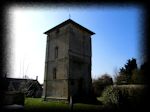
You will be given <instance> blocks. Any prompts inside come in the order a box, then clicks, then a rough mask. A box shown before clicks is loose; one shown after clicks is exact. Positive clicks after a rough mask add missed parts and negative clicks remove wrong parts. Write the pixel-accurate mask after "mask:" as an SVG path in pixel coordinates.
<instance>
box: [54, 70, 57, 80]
mask: <svg viewBox="0 0 150 112" xmlns="http://www.w3.org/2000/svg"><path fill="white" fill-rule="evenodd" d="M56 74H57V69H56V68H54V69H53V79H56Z"/></svg>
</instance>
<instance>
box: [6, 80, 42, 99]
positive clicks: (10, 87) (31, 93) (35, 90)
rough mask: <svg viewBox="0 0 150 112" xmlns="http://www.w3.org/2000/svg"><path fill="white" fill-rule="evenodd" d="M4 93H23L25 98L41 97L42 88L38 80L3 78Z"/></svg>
mask: <svg viewBox="0 0 150 112" xmlns="http://www.w3.org/2000/svg"><path fill="white" fill-rule="evenodd" d="M5 83H6V87H7V89H6V91H9V92H23V93H25V96H26V97H41V96H42V91H43V89H42V86H41V84H40V83H39V82H38V80H34V79H20V78H5Z"/></svg>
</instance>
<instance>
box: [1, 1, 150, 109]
mask: <svg viewBox="0 0 150 112" xmlns="http://www.w3.org/2000/svg"><path fill="white" fill-rule="evenodd" d="M11 5H16V6H17V5H22V6H26V5H27V6H28V5H29V6H37V5H40V6H48V5H53V6H56V7H59V6H71V7H82V6H88V7H90V6H95V7H98V6H100V5H104V6H105V5H107V6H118V7H124V6H128V5H131V6H132V5H138V6H140V7H143V8H144V13H143V17H144V19H145V20H144V21H142V22H143V26H142V27H143V31H142V34H143V35H142V40H141V41H142V42H141V47H142V52H143V53H142V54H143V55H144V57H145V62H146V64H145V74H146V76H145V82H146V83H147V84H148V85H149V79H150V78H149V71H150V70H149V68H148V67H149V65H150V63H149V51H148V48H149V46H150V45H149V36H150V35H149V32H150V23H149V19H150V17H149V15H150V10H148V8H149V5H148V2H146V1H143V2H140V1H135V0H129V1H126V0H121V1H119V0H116V1H114V0H107V1H105V0H101V1H98V0H95V1H94V0H82V1H80V2H79V1H77V0H63V1H62V0H55V1H52V0H51V1H48V0H45V1H42V2H41V0H31V1H27V0H16V1H5V2H1V9H0V12H1V19H0V22H1V26H0V29H1V40H0V92H2V91H5V89H6V85H5V80H4V79H3V77H4V76H5V75H6V73H7V71H8V69H9V66H8V64H9V58H10V57H9V40H8V37H7V36H6V34H7V33H9V32H8V31H7V25H8V23H7V16H6V11H7V8H8V7H9V6H11ZM148 90H149V87H148V89H147V91H146V92H145V97H144V101H143V105H141V108H140V109H142V111H144V110H147V109H149V108H148V107H149V106H148V104H149V103H148V102H149V101H150V99H149V96H148V93H149V91H148ZM0 101H1V96H0ZM0 106H1V105H0ZM137 109H139V108H138V107H137Z"/></svg>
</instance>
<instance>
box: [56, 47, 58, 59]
mask: <svg viewBox="0 0 150 112" xmlns="http://www.w3.org/2000/svg"><path fill="white" fill-rule="evenodd" d="M56 58H58V47H55V59H56Z"/></svg>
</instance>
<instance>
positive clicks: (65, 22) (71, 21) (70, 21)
mask: <svg viewBox="0 0 150 112" xmlns="http://www.w3.org/2000/svg"><path fill="white" fill-rule="evenodd" d="M69 23H72V24H73V25H75V26H77V27H79V28H81V29H83V30H84V31H86V32H88V33H90V34H91V35H93V34H95V33H94V32H92V31H90V30H88V29H87V28H85V27H83V26H81V25H80V24H78V23H76V22H75V21H73V20H71V19H68V20H66V21H64V22H63V23H60V24H59V25H57V26H55V27H53V28H52V29H50V30H48V31H46V32H44V34H47V33H49V32H51V31H54V30H56V29H57V28H60V27H62V26H64V25H66V24H69Z"/></svg>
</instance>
